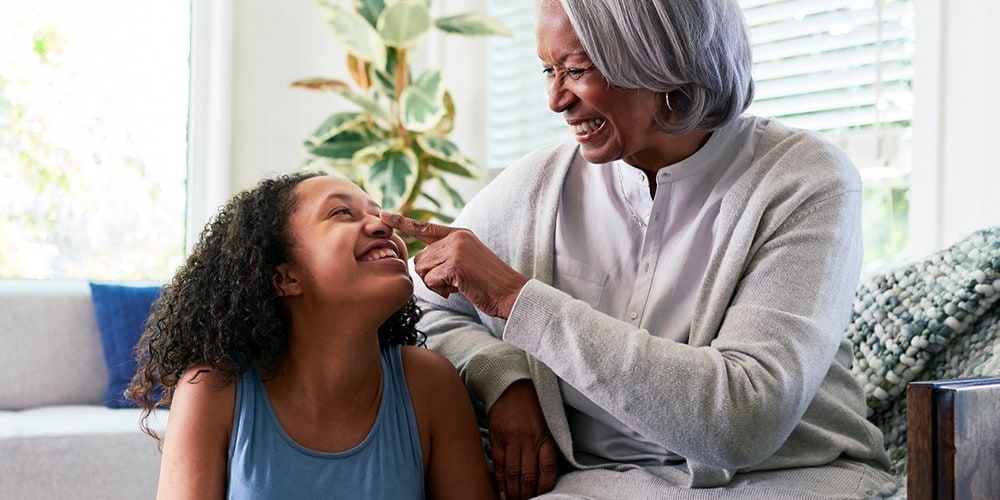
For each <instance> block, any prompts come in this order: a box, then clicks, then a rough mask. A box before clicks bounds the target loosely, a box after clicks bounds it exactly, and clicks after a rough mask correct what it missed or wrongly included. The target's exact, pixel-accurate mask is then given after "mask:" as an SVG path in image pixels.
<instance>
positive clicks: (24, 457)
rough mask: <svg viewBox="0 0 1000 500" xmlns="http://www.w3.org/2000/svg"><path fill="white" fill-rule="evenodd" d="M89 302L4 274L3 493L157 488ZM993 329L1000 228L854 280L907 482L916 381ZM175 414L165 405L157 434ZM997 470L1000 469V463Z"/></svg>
mask: <svg viewBox="0 0 1000 500" xmlns="http://www.w3.org/2000/svg"><path fill="white" fill-rule="evenodd" d="M93 302H94V301H93V300H92V297H91V290H90V287H89V286H88V283H87V282H77V281H2V280H0V380H3V381H4V382H3V383H2V384H0V485H2V486H0V499H19V500H20V499H47V498H60V499H63V498H88V499H89V498H95V499H97V498H100V499H115V498H129V499H135V498H152V497H153V496H154V494H155V491H156V482H157V477H158V468H159V453H158V451H157V447H156V442H155V441H154V440H153V439H152V438H150V437H149V436H147V435H145V434H143V433H142V432H141V431H140V430H139V426H138V419H139V414H138V410H135V409H112V408H108V407H107V406H106V405H105V402H106V399H107V398H108V397H110V396H109V395H108V394H107V389H108V384H109V367H108V366H107V363H106V360H105V359H104V352H103V351H104V349H103V348H102V345H103V343H104V342H103V340H102V332H101V328H100V327H99V325H98V321H97V317H96V316H95V307H94V303H93ZM998 327H1000V228H992V229H986V230H983V231H978V232H976V233H974V234H971V235H969V236H968V237H967V238H965V239H963V240H962V241H960V242H958V243H955V244H954V245H952V246H950V247H949V248H947V249H945V250H942V251H940V252H937V253H935V254H933V255H930V256H928V257H926V258H924V259H923V260H920V261H918V262H915V263H912V264H909V265H904V266H900V267H898V268H895V269H892V270H890V271H888V272H885V273H881V274H878V275H875V276H870V277H866V278H864V279H863V280H862V282H861V283H860V284H859V286H858V290H857V294H856V297H855V301H854V310H853V312H852V315H851V319H850V321H849V324H848V325H847V328H846V332H845V335H846V338H847V340H848V341H850V342H851V343H852V345H853V347H854V355H855V360H854V365H853V371H854V374H855V376H856V377H857V378H858V380H859V381H860V382H861V383H862V385H863V386H864V387H865V393H866V396H867V402H868V412H869V418H870V419H871V420H872V421H873V422H874V423H876V424H877V425H878V426H879V427H880V428H881V429H882V431H883V432H884V433H885V439H886V447H887V449H888V451H889V455H890V458H891V459H892V463H893V472H894V473H895V474H897V475H898V476H899V477H900V480H901V481H902V483H903V484H906V477H905V476H906V475H907V472H908V471H907V465H908V460H907V457H908V451H907V417H908V415H907V397H906V392H907V387H908V386H913V385H914V383H918V384H919V383H923V382H924V381H931V380H942V379H949V380H954V379H968V378H973V377H988V376H993V377H996V376H1000V336H998V335H997V333H998V332H997V331H998ZM998 384H1000V382H998ZM995 385H996V384H995ZM998 394H1000V393H998ZM111 396H114V394H112V395H111ZM909 417H910V418H913V417H914V415H909ZM166 418H167V413H166V412H165V411H160V413H158V415H157V422H158V424H159V428H160V429H162V425H163V424H165V422H166ZM972 418H973V419H976V420H979V421H997V420H998V419H997V418H996V416H995V414H994V413H989V414H985V415H974V416H973V417H972ZM911 441H912V440H911ZM995 443H996V441H993V442H984V443H983V445H985V446H987V447H990V446H992V447H995V446H997V445H996V444H995ZM992 456H994V457H998V456H1000V449H997V450H996V453H994V454H993V455H992ZM986 469H987V470H988V469H989V465H987V468H986ZM992 470H994V471H1000V467H998V466H997V464H996V459H994V462H993V467H992ZM915 472H916V473H917V474H925V475H926V474H935V473H933V472H930V471H923V470H918V471H915ZM913 473H914V472H913V471H910V474H913ZM995 477H996V475H994V478H995ZM884 493H885V496H893V497H896V498H902V497H903V495H905V493H906V491H905V488H902V489H899V490H892V489H887V490H886V491H885V492H884ZM910 493H924V492H914V491H911V492H910ZM914 496H915V495H914Z"/></svg>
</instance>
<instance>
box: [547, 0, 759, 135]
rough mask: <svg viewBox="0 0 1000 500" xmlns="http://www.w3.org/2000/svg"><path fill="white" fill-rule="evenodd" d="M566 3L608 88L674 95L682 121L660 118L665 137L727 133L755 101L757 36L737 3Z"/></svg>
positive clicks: (638, 0) (672, 101)
mask: <svg viewBox="0 0 1000 500" xmlns="http://www.w3.org/2000/svg"><path fill="white" fill-rule="evenodd" d="M546 1H556V0H543V3H544V2H546ZM558 1H559V2H560V3H561V4H562V7H563V10H565V11H566V14H567V16H568V17H569V20H570V22H571V23H572V24H573V29H574V30H575V31H576V35H577V37H578V38H579V39H580V43H581V44H582V45H583V48H584V50H586V51H587V54H588V55H589V56H590V60H591V61H592V62H593V63H594V65H595V66H596V67H597V69H598V70H600V71H601V73H602V74H603V75H604V77H605V78H606V79H607V80H608V83H610V84H611V85H613V86H615V87H619V88H623V89H647V90H653V91H655V92H664V93H667V106H668V107H669V108H670V109H672V110H673V111H674V112H675V113H673V115H674V116H673V117H669V116H660V117H657V120H656V121H657V125H658V126H659V127H660V129H662V130H663V131H664V132H667V133H675V134H679V133H684V132H687V131H689V130H691V129H693V128H703V129H706V130H712V129H715V128H719V127H721V126H723V125H725V124H727V123H729V122H730V121H732V120H733V119H734V118H736V117H737V116H739V115H740V114H741V113H743V111H745V110H746V108H747V107H748V106H750V102H751V101H753V91H754V84H753V76H752V74H751V70H752V66H753V56H752V53H751V47H750V35H749V32H748V30H747V26H746V20H745V19H744V17H743V12H742V11H741V10H740V8H739V6H738V5H737V4H736V1H735V0H558ZM668 118H670V120H671V121H670V122H669V123H668V122H667V119H668Z"/></svg>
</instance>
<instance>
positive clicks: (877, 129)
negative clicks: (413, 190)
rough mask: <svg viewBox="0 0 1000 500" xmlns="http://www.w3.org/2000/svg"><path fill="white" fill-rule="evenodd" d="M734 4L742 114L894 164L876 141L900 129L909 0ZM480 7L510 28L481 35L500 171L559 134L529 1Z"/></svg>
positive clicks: (906, 89)
mask: <svg viewBox="0 0 1000 500" xmlns="http://www.w3.org/2000/svg"><path fill="white" fill-rule="evenodd" d="M739 3H740V5H741V7H742V8H743V10H744V15H745V16H746V18H747V23H748V24H749V26H750V33H751V39H752V42H753V45H754V78H755V80H756V83H757V87H756V96H755V99H754V103H753V105H752V106H751V108H750V109H749V112H751V113H753V114H757V115H761V116H767V117H773V118H776V119H779V120H781V121H782V122H784V123H786V124H788V125H791V126H796V127H802V128H807V129H811V130H817V131H820V132H823V133H825V134H827V135H828V136H830V137H831V138H832V139H834V140H836V141H837V142H838V143H840V144H841V145H842V146H844V147H845V148H847V149H848V150H849V152H850V153H851V154H852V157H855V161H856V162H857V163H858V164H859V166H862V167H864V166H866V165H876V164H877V165H880V166H885V165H887V164H891V163H893V162H894V161H896V160H895V159H894V154H893V151H898V150H899V148H898V147H897V148H886V147H882V144H883V142H884V140H885V139H886V138H889V139H893V140H895V139H897V138H899V137H903V136H905V135H906V134H907V133H908V130H909V123H910V117H911V116H912V108H913V105H912V91H911V88H912V81H913V65H912V59H913V42H914V34H913V0H740V1H739ZM488 9H489V11H490V14H491V15H493V16H496V17H497V18H499V19H501V20H503V21H504V22H505V23H506V24H507V26H508V27H510V28H511V30H512V31H513V33H514V36H513V37H511V38H508V39H494V40H491V41H490V43H489V45H488V54H487V65H488V68H487V88H486V92H487V99H486V101H487V110H486V139H487V142H486V144H487V146H486V164H487V166H488V167H490V168H502V167H505V166H507V165H509V164H510V163H511V162H512V161H514V160H515V159H516V158H518V157H520V156H522V155H523V154H525V153H527V152H530V151H531V150H533V149H535V148H537V147H539V146H541V145H544V144H547V143H550V142H553V141H558V140H563V139H565V138H567V137H568V134H569V132H568V130H567V128H566V127H565V124H564V123H563V122H562V120H560V118H559V116H558V115H556V114H555V113H553V112H551V111H550V110H549V109H548V98H547V96H546V93H545V81H544V78H543V75H542V72H541V63H540V62H539V61H538V57H537V54H536V52H535V36H534V27H535V21H536V16H537V7H536V2H525V1H524V0H490V1H489V4H488ZM851 141H853V144H851V143H850V142H851ZM869 143H875V144H877V145H879V146H878V147H867V146H866V144H869ZM852 148H853V149H855V150H856V151H858V152H854V151H850V150H851V149H852ZM869 150H870V151H871V153H869V152H868V151H869Z"/></svg>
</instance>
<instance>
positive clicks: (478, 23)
mask: <svg viewBox="0 0 1000 500" xmlns="http://www.w3.org/2000/svg"><path fill="white" fill-rule="evenodd" d="M434 24H435V25H436V26H437V27H438V29H440V30H441V31H444V32H447V33H454V34H456V35H467V36H490V35H500V36H511V33H510V30H509V29H507V26H505V25H504V24H503V23H502V22H501V21H500V20H499V19H496V18H494V17H490V16H488V15H486V14H483V13H481V12H468V13H465V14H459V15H457V16H448V17H442V18H440V19H437V20H436V21H434Z"/></svg>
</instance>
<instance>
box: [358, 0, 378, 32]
mask: <svg viewBox="0 0 1000 500" xmlns="http://www.w3.org/2000/svg"><path fill="white" fill-rule="evenodd" d="M354 7H355V8H356V9H357V11H358V14H361V17H364V18H365V20H367V21H368V23H369V24H371V25H372V26H375V25H376V24H378V16H379V14H381V13H382V9H383V8H385V2H383V1H382V0H355V2H354Z"/></svg>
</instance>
